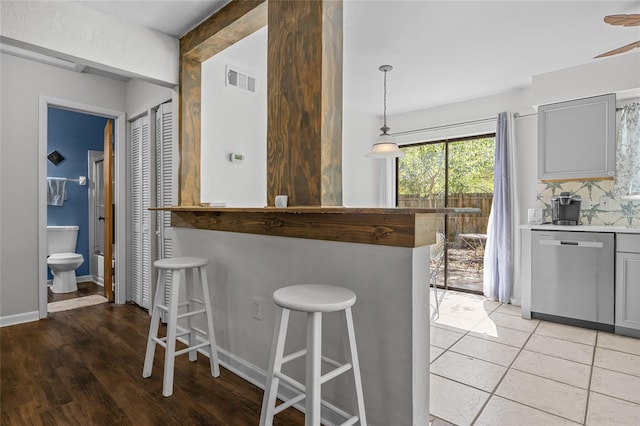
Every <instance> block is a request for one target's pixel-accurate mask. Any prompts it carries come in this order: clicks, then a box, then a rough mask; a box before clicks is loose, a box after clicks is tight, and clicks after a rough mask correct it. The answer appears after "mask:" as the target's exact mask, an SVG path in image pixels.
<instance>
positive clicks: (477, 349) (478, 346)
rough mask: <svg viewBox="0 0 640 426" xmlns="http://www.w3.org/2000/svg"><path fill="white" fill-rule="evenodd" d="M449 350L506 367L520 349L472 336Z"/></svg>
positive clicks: (459, 341)
mask: <svg viewBox="0 0 640 426" xmlns="http://www.w3.org/2000/svg"><path fill="white" fill-rule="evenodd" d="M449 350H451V351H453V352H457V353H460V354H463V355H469V356H472V357H474V358H478V359H481V360H483V361H488V362H492V363H494V364H499V365H502V366H505V367H508V366H509V365H510V364H511V363H512V362H513V360H514V359H515V358H516V356H517V355H518V352H519V351H520V349H518V348H515V347H513V346H507V345H504V344H502V343H497V342H492V341H490V340H485V339H481V338H479V337H474V336H469V335H467V336H464V337H463V338H462V339H460V340H458V341H457V342H456V343H455V344H454V345H453V346H452V347H451V348H449Z"/></svg>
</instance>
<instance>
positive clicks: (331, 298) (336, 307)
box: [273, 284, 356, 312]
mask: <svg viewBox="0 0 640 426" xmlns="http://www.w3.org/2000/svg"><path fill="white" fill-rule="evenodd" d="M273 301H274V302H275V303H276V305H278V306H280V307H282V308H287V309H291V310H293V311H302V312H335V311H343V310H345V309H347V308H348V307H350V306H353V304H354V303H356V294H355V293H354V292H352V291H351V290H348V289H346V288H342V287H336V286H332V285H314V284H310V285H294V286H290V287H283V288H281V289H279V290H276V291H275V292H274V293H273Z"/></svg>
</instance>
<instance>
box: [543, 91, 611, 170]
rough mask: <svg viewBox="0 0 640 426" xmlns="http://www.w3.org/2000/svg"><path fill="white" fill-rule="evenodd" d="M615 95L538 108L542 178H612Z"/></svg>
mask: <svg viewBox="0 0 640 426" xmlns="http://www.w3.org/2000/svg"><path fill="white" fill-rule="evenodd" d="M615 106H616V97H615V95H604V96H596V97H593V98H586V99H577V100H574V101H569V102H560V103H557V104H552V105H542V106H540V108H538V179H539V180H569V179H583V178H612V177H613V176H614V174H615V156H616V153H615V131H616V125H615Z"/></svg>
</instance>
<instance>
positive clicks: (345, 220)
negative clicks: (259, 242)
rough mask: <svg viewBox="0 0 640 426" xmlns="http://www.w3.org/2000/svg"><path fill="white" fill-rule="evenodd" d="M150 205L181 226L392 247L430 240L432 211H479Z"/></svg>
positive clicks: (474, 211)
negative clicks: (166, 212)
mask: <svg viewBox="0 0 640 426" xmlns="http://www.w3.org/2000/svg"><path fill="white" fill-rule="evenodd" d="M150 210H164V211H170V212H171V213H172V214H171V225H172V226H176V227H181V228H193V229H203V230H211V231H226V232H241V233H247V234H262V235H271V236H279V237H291V238H306V239H315V240H329V241H342V242H351V243H361V244H375V245H385V246H394V247H421V246H425V245H429V244H433V243H435V231H436V216H437V215H442V214H477V213H480V209H476V208H434V209H405V208H360V207H358V208H352V207H287V208H275V207H264V208H244V207H201V206H174V207H157V208H151V209H150Z"/></svg>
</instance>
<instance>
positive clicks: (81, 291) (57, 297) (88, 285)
mask: <svg viewBox="0 0 640 426" xmlns="http://www.w3.org/2000/svg"><path fill="white" fill-rule="evenodd" d="M93 294H99V295H101V296H102V295H104V288H103V287H102V286H99V285H98V284H96V283H94V282H91V281H86V282H83V283H78V291H74V292H72V293H54V292H52V291H51V288H48V289H47V303H51V302H59V301H61V300H68V299H76V298H78V297H84V296H91V295H93Z"/></svg>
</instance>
